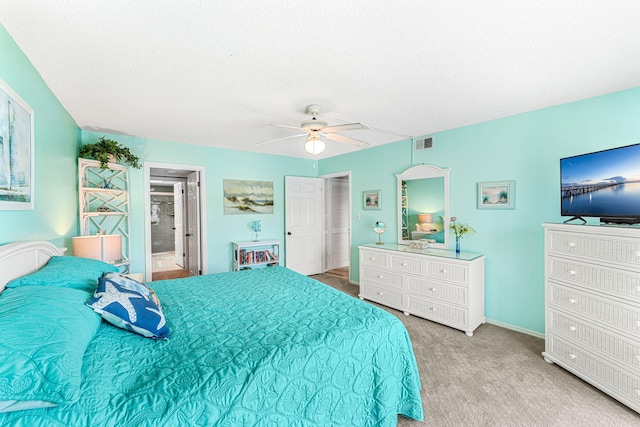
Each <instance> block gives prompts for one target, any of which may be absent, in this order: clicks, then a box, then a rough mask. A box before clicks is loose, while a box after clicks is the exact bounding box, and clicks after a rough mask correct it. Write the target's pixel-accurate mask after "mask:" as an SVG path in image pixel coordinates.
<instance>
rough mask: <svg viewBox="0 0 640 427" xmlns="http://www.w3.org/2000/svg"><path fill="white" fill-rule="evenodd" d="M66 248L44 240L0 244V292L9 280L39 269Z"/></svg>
mask: <svg viewBox="0 0 640 427" xmlns="http://www.w3.org/2000/svg"><path fill="white" fill-rule="evenodd" d="M64 251H65V248H58V247H56V246H55V245H54V244H52V243H49V242H44V241H36V242H15V243H8V244H6V245H2V246H0V292H2V291H3V290H4V286H5V285H6V284H7V282H9V281H11V280H13V279H15V278H17V277H22V276H24V275H25V274H29V273H33V272H34V271H36V270H39V269H40V268H41V267H42V266H43V265H45V264H46V263H47V261H49V259H50V258H51V257H52V256H56V255H62V254H63V253H64Z"/></svg>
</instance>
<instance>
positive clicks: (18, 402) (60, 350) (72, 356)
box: [0, 286, 100, 412]
mask: <svg viewBox="0 0 640 427" xmlns="http://www.w3.org/2000/svg"><path fill="white" fill-rule="evenodd" d="M87 297H88V295H87V293H86V292H84V291H78V290H75V289H66V288H56V287H42V286H22V287H19V288H14V289H6V290H5V291H4V292H2V294H1V295H0V331H2V335H1V338H0V408H3V409H0V412H8V411H11V410H18V409H27V408H36V407H38V408H40V407H46V406H55V405H58V404H71V403H74V402H75V401H77V400H78V398H79V397H80V380H81V371H82V359H83V357H84V352H85V350H86V348H87V346H88V345H89V341H91V339H92V338H93V336H94V334H95V332H96V330H97V329H98V326H99V325H100V317H99V316H97V315H96V314H95V313H94V312H93V311H91V310H90V309H89V308H87V306H86V305H85V302H86V301H87Z"/></svg>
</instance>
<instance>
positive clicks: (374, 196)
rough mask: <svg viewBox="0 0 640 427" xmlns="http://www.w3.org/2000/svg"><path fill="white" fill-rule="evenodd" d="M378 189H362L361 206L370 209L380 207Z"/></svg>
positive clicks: (379, 192) (380, 201)
mask: <svg viewBox="0 0 640 427" xmlns="http://www.w3.org/2000/svg"><path fill="white" fill-rule="evenodd" d="M381 193H382V191H380V190H370V191H363V192H362V194H363V199H362V208H363V209H371V210H380V209H382V199H381Z"/></svg>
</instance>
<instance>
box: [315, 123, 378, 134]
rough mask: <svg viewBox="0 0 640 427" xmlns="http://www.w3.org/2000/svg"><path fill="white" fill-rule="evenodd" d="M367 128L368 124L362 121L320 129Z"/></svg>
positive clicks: (330, 130)
mask: <svg viewBox="0 0 640 427" xmlns="http://www.w3.org/2000/svg"><path fill="white" fill-rule="evenodd" d="M358 129H369V126H367V125H364V124H362V123H347V124H344V125H335V126H328V127H326V128H324V129H322V131H323V132H343V131H345V130H358Z"/></svg>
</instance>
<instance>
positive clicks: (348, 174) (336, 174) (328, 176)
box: [318, 171, 353, 281]
mask: <svg viewBox="0 0 640 427" xmlns="http://www.w3.org/2000/svg"><path fill="white" fill-rule="evenodd" d="M343 176H346V177H347V178H348V186H347V188H348V190H347V191H348V193H349V203H348V206H347V207H348V213H347V215H349V221H348V224H349V248H348V250H347V253H348V254H349V281H351V245H352V243H353V242H352V241H351V239H352V238H353V233H352V230H353V222H352V216H351V213H352V206H351V205H352V203H353V198H352V194H351V171H342V172H334V173H329V174H325V175H319V176H318V178H321V179H323V180H324V181H325V182H326V181H328V180H329V179H331V178H339V177H343ZM325 188H326V185H325ZM325 197H326V196H325ZM323 205H324V206H323V212H324V215H323V216H324V218H326V217H327V216H328V215H329V212H327V211H326V210H327V207H326V203H323ZM325 223H326V220H325ZM323 226H324V224H323ZM323 236H325V237H326V233H323ZM326 245H327V243H326V238H325V239H324V240H323V243H322V250H323V254H324V252H325V251H326ZM322 264H323V265H322V269H323V271H327V262H326V259H325V257H324V256H323V263H322Z"/></svg>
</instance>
